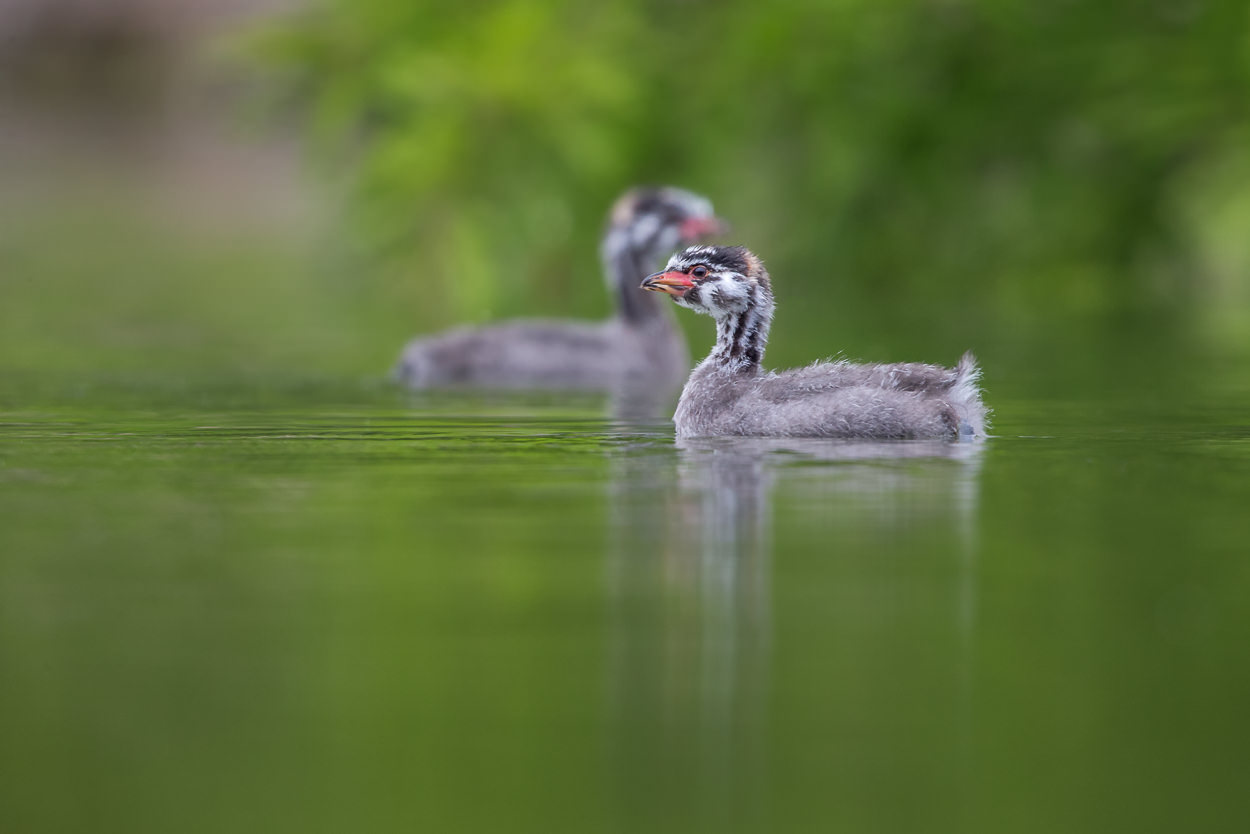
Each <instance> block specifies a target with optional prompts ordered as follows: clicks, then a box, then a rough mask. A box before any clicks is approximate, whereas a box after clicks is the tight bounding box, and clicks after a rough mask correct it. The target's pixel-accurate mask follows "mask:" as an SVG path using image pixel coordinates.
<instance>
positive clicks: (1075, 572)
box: [0, 383, 1250, 832]
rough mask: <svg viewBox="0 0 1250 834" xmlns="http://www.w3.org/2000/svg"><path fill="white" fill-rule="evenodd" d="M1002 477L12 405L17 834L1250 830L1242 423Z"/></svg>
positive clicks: (966, 461) (409, 422)
mask: <svg viewBox="0 0 1250 834" xmlns="http://www.w3.org/2000/svg"><path fill="white" fill-rule="evenodd" d="M991 400H992V401H993V404H994V405H995V406H996V407H997V409H998V413H999V418H998V423H997V426H996V430H997V431H998V432H999V436H998V437H996V438H994V439H992V440H990V441H988V442H985V443H978V444H963V445H948V444H923V443H895V444H862V443H861V444H855V443H838V442H824V441H819V442H817V441H813V442H795V441H792V442H762V441H752V442H706V443H691V444H686V445H684V446H682V445H675V443H674V440H673V437H672V431H671V428H670V426H669V425H668V424H667V423H666V422H664V421H656V422H654V423H644V424H625V423H619V422H614V421H612V420H608V419H604V418H603V417H601V416H600V414H601V412H602V409H601V405H600V404H599V403H596V402H594V401H586V402H578V403H574V404H572V405H571V406H570V405H569V404H567V403H557V402H545V401H541V400H493V399H486V400H475V399H470V398H466V397H463V396H445V397H433V396H431V397H417V398H411V399H410V398H407V397H405V396H404V395H402V394H397V393H396V392H394V391H391V390H389V389H385V388H370V387H368V386H364V387H361V388H359V389H353V388H351V386H347V387H346V388H340V389H338V390H331V391H328V392H327V391H325V390H320V389H317V388H315V387H313V388H310V389H308V390H294V389H291V390H286V391H285V392H282V391H280V392H277V393H273V392H263V391H262V389H260V388H259V387H257V388H255V389H243V390H232V389H229V388H228V387H227V388H222V389H213V390H201V389H198V388H196V386H195V385H190V384H188V385H187V386H184V387H182V388H177V389H176V390H174V391H172V392H171V391H170V390H169V387H168V386H165V387H163V388H160V389H159V390H158V391H157V392H156V393H153V392H152V391H146V390H143V389H142V387H140V388H138V389H133V388H132V389H127V388H125V387H124V386H115V387H114V388H109V385H108V384H107V383H102V384H101V386H100V387H98V388H96V389H92V390H85V391H79V392H74V391H69V392H68V393H67V392H66V391H60V392H59V393H58V394H57V396H47V397H44V398H43V400H42V403H43V404H42V405H41V404H34V405H32V404H30V403H25V402H24V403H18V402H16V400H14V399H11V400H10V401H9V403H8V405H7V406H6V408H5V410H4V411H3V412H2V413H0V551H2V553H3V556H2V557H0V739H2V742H0V774H2V778H0V829H3V830H4V831H6V832H35V831H119V832H148V831H152V832H167V831H179V832H199V831H205V832H207V831H213V832H218V831H300V832H307V831H327V832H330V831H334V832H340V831H380V830H407V831H431V832H433V831H448V832H450V831H534V832H540V831H541V832H550V831H571V832H583V831H619V832H637V831H672V832H689V831H812V832H817V831H820V832H825V831H857V832H858V831H871V832H894V831H900V832H902V831H918V832H919V831H925V832H931V831H960V832H966V831H984V832H1002V831H1011V832H1031V831H1036V832H1055V831H1091V832H1106V831H1131V832H1141V831H1169V832H1172V831H1203V832H1206V831H1229V832H1232V831H1244V830H1245V826H1246V825H1247V824H1250V717H1248V716H1247V714H1248V712H1250V559H1248V558H1247V556H1248V545H1247V542H1248V541H1250V500H1248V499H1250V489H1248V488H1247V486H1248V485H1250V419H1247V416H1246V415H1247V414H1248V413H1250V394H1247V393H1246V392H1245V391H1244V390H1237V391H1234V392H1233V393H1232V394H1230V395H1229V396H1224V397H1222V398H1215V399H1213V400H1211V401H1210V403H1214V404H1208V405H1204V406H1202V407H1198V406H1189V405H1186V404H1183V403H1182V404H1175V403H1173V404H1166V403H1164V404H1161V403H1159V402H1146V403H1145V404H1144V405H1143V403H1142V402H1141V401H1115V402H1107V401H1083V402H1071V401H1049V402H1047V403H1044V404H1043V403H1038V402H1029V401H1023V400H1016V401H1011V400H1009V399H1005V398H1003V397H1002V396H1000V397H998V398H995V397H994V396H993V391H991Z"/></svg>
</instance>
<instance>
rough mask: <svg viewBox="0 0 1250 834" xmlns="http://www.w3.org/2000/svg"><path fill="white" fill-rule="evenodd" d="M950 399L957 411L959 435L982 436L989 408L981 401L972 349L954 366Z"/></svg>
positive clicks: (978, 368)
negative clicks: (953, 381) (953, 380)
mask: <svg viewBox="0 0 1250 834" xmlns="http://www.w3.org/2000/svg"><path fill="white" fill-rule="evenodd" d="M951 401H952V402H953V403H954V404H955V407H956V408H957V409H958V411H959V436H960V437H961V438H963V437H967V438H971V437H984V436H985V430H986V428H987V427H988V426H989V417H990V410H989V409H988V408H986V407H985V403H983V402H982V401H981V368H980V366H979V365H977V358H976V357H975V356H973V355H972V351H968V352H967V353H965V354H964V355H963V356H961V357H959V364H958V365H956V366H955V384H954V386H953V387H952V389H951Z"/></svg>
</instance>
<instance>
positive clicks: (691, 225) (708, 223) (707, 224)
mask: <svg viewBox="0 0 1250 834" xmlns="http://www.w3.org/2000/svg"><path fill="white" fill-rule="evenodd" d="M727 231H729V226H728V224H727V223H725V221H724V220H721V219H720V218H719V217H687V218H686V219H685V220H683V221H681V231H680V234H681V239H682V240H688V241H697V240H702V239H703V238H705V237H712V236H714V235H723V234H725V232H727Z"/></svg>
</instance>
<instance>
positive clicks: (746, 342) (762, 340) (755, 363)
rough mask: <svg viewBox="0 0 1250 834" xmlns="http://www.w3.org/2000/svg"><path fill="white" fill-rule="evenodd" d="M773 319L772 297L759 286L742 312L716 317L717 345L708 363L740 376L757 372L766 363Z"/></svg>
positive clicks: (753, 291) (754, 289)
mask: <svg viewBox="0 0 1250 834" xmlns="http://www.w3.org/2000/svg"><path fill="white" fill-rule="evenodd" d="M772 320H773V299H772V295H771V294H770V293H769V292H768V290H767V289H765V288H764V287H762V286H758V285H757V286H755V287H754V288H753V290H752V293H751V297H750V300H749V303H748V304H747V306H746V309H745V310H743V311H742V312H735V313H731V312H725V313H723V314H722V315H720V316H717V318H716V346H715V347H714V348H712V353H711V354H710V355H709V356H708V361H709V362H711V363H713V364H714V365H716V366H717V367H720V368H723V369H725V370H729V371H734V372H738V373H754V372H756V371H758V370H759V367H760V363H761V362H763V361H764V348H765V346H767V344H768V328H769V327H770V326H771V325H772Z"/></svg>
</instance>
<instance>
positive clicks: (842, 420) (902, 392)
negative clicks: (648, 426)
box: [642, 246, 986, 439]
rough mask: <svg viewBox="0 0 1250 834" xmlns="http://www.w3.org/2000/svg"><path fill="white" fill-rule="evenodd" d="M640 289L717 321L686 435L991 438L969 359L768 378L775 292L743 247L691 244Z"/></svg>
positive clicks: (817, 367) (681, 415)
mask: <svg viewBox="0 0 1250 834" xmlns="http://www.w3.org/2000/svg"><path fill="white" fill-rule="evenodd" d="M642 287H643V289H647V290H652V291H654V292H663V293H667V294H669V295H671V296H672V297H673V300H674V301H676V302H677V303H678V304H680V305H681V306H683V307H688V308H690V309H691V310H694V311H696V312H699V313H706V314H707V315H710V316H712V317H713V318H714V319H716V346H715V347H714V348H713V349H712V352H711V354H709V355H708V357H707V358H706V359H704V360H703V361H702V362H701V363H699V365H698V366H697V367H696V368H695V369H694V371H692V372H691V374H690V378H689V380H687V382H686V386H685V388H684V389H683V390H682V392H681V399H680V400H679V401H678V404H677V412H676V414H674V415H673V422H674V423H675V424H676V426H677V436H678V437H683V438H684V437H710V436H718V435H743V436H757V437H863V438H882V439H888V438H900V439H901V438H942V437H945V438H956V437H960V438H966V437H977V436H984V434H985V418H986V409H985V406H984V405H983V404H982V403H981V391H980V387H979V385H978V379H979V377H980V374H981V372H980V369H978V367H977V364H976V359H975V358H974V357H973V356H972V354H971V353H965V354H964V355H963V358H962V359H960V360H959V364H958V365H957V366H956V367H955V368H954V369H953V370H952V369H949V368H943V367H940V366H937V365H922V364H911V363H909V364H896V365H875V364H874V365H857V364H853V363H850V362H846V361H837V362H818V363H816V364H813V365H808V366H807V367H805V368H798V369H795V370H790V371H781V372H764V371H763V370H762V369H761V368H760V362H761V361H762V360H763V359H764V346H765V343H766V342H767V341H768V328H769V325H770V324H771V323H772V319H773V293H772V287H771V286H770V283H769V279H768V271H767V270H765V269H764V264H763V262H762V261H761V260H760V259H759V258H758V257H756V255H754V254H753V253H752V252H750V251H748V250H746V249H744V248H742V247H740V246H692V247H690V248H688V249H686V250H685V251H682V252H679V253H677V254H676V255H674V256H673V257H672V258H671V259H670V260H669V262H668V266H667V267H665V269H664V271H663V272H657V273H656V274H654V275H650V276H648V277H647V278H646V279H645V280H644V281H643V282H642Z"/></svg>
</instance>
